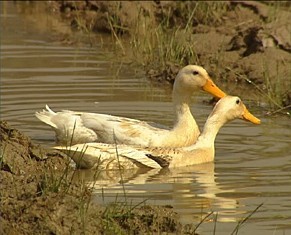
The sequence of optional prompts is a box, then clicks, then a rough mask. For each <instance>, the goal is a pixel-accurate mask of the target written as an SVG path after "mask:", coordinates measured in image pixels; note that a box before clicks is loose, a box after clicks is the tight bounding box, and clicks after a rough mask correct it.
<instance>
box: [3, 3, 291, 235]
mask: <svg viewBox="0 0 291 235" xmlns="http://www.w3.org/2000/svg"><path fill="white" fill-rule="evenodd" d="M1 5H2V6H1V118H2V119H4V120H7V121H9V123H10V124H11V125H12V126H14V127H16V128H18V129H20V130H21V131H23V132H24V133H26V134H27V135H29V136H30V137H31V138H32V139H34V140H36V141H37V142H39V143H42V144H45V145H47V146H51V145H53V144H54V133H53V131H52V130H51V129H50V128H49V127H48V126H46V125H44V124H43V123H41V122H39V121H38V120H37V119H36V118H35V117H34V112H35V111H38V110H41V109H43V108H44V106H45V104H49V105H50V107H51V108H52V109H54V110H56V111H59V110H61V109H71V110H76V111H86V112H100V113H110V114H114V115H121V116H128V117H134V118H138V119H142V120H146V121H154V122H158V123H161V124H163V125H168V126H169V125H171V123H172V120H173V113H172V108H171V98H170V95H169V92H168V91H166V90H164V89H162V88H161V87H160V88H158V87H154V86H152V85H151V84H150V83H149V82H148V81H147V80H146V79H145V76H144V72H143V71H142V70H141V69H140V68H137V67H134V66H133V65H131V64H129V63H127V62H123V60H122V59H121V60H119V59H118V60H117V59H116V56H115V54H114V52H113V51H110V50H109V48H110V47H112V45H110V43H109V44H106V43H104V41H103V43H102V44H96V45H94V46H93V47H88V46H86V45H84V44H81V46H69V45H64V44H61V43H58V42H56V41H54V40H51V38H50V35H52V34H51V33H48V31H50V30H52V31H53V28H54V27H55V26H54V23H53V22H54V21H52V22H51V21H50V20H48V18H46V17H44V15H45V14H39V17H40V18H38V15H34V17H33V18H32V17H31V13H32V11H33V12H34V13H36V12H39V11H38V10H39V9H35V8H31V9H27V8H25V5H23V4H19V5H17V7H16V8H15V7H14V6H13V3H8V2H2V3H1ZM36 19H37V20H36ZM32 20H34V21H36V22H38V24H36V25H33V24H32V23H31V22H32ZM40 25H41V26H40ZM207 98H208V97H207V96H206V95H205V94H200V93H199V94H198V95H197V96H196V97H195V104H194V105H193V107H192V110H193V113H194V114H195V117H196V119H197V121H198V123H199V124H200V126H202V125H203V123H204V120H205V119H206V117H207V115H208V114H209V112H210V110H211V107H210V106H208V105H206V104H204V103H203V102H202V101H203V100H205V99H207ZM95 102H98V103H95ZM254 113H255V112H254ZM290 137H291V132H290V119H288V118H284V117H280V118H276V119H273V118H264V117H263V118H262V125H260V126H253V125H250V124H248V123H244V122H242V121H240V120H238V121H234V122H231V123H230V124H228V125H227V126H225V127H224V128H222V130H221V131H220V133H219V135H218V137H217V140H216V152H217V154H216V159H215V163H211V164H203V165H201V166H193V167H187V168H181V169H174V170H162V171H160V170H149V171H141V170H137V171H129V172H127V171H126V172H124V174H123V182H121V178H120V172H114V171H113V172H100V173H98V174H97V176H98V177H97V178H94V180H93V175H96V172H92V171H81V170H80V171H78V176H77V177H78V178H80V179H82V180H86V181H87V182H88V185H89V186H91V187H93V186H94V192H95V194H96V197H95V198H94V200H95V201H96V202H100V203H109V202H111V201H114V200H116V195H117V194H118V195H119V196H118V199H119V200H124V195H123V194H124V189H125V193H126V198H127V200H131V201H132V202H133V203H135V202H140V201H142V200H144V199H147V201H146V203H150V204H155V205H160V204H163V205H166V204H170V205H173V207H174V209H175V210H176V211H177V212H178V213H179V214H180V215H181V220H182V221H184V222H190V223H194V222H196V221H199V220H200V218H201V216H202V215H203V214H206V213H209V212H211V211H214V212H218V224H217V232H218V234H222V233H220V232H222V231H224V232H225V231H232V229H233V227H234V225H235V224H236V223H237V222H238V221H239V220H240V219H241V218H243V217H245V215H246V214H249V213H250V212H251V211H253V210H254V209H255V208H256V207H257V206H258V205H259V204H260V203H264V205H263V207H262V208H261V209H260V210H259V211H258V212H257V213H256V214H255V215H254V216H253V217H252V218H251V219H250V221H249V222H248V225H247V226H245V227H244V228H243V229H242V230H243V231H247V232H251V231H257V232H256V234H266V233H269V234H273V232H274V231H277V230H280V231H281V230H282V231H283V232H287V231H289V232H290V231H291V227H290V221H291V201H290V192H291V188H290V181H291V174H290V172H291V158H290V157H291V154H290V144H291V138H290ZM123 187H124V189H123ZM208 225H209V224H208V223H205V224H203V225H202V226H201V230H202V231H204V232H210V231H211V232H212V231H213V228H212V227H209V226H208ZM276 234H277V233H276ZM278 234H281V233H278Z"/></svg>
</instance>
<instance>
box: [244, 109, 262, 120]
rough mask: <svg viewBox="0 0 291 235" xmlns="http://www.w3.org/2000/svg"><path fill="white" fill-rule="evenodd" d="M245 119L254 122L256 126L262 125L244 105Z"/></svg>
mask: <svg viewBox="0 0 291 235" xmlns="http://www.w3.org/2000/svg"><path fill="white" fill-rule="evenodd" d="M243 119H244V120H246V121H249V122H252V123H254V124H261V120H260V119H258V118H256V117H255V116H254V115H252V114H251V113H250V112H249V110H248V109H247V107H246V106H245V105H244V114H243Z"/></svg>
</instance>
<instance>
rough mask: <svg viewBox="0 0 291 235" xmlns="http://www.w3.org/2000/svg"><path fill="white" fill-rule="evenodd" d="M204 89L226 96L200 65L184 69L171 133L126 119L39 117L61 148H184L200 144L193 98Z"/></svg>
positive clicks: (63, 114) (92, 115) (56, 114)
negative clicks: (97, 145) (103, 145)
mask: <svg viewBox="0 0 291 235" xmlns="http://www.w3.org/2000/svg"><path fill="white" fill-rule="evenodd" d="M199 89H202V90H204V91H206V92H208V93H210V94H212V95H213V96H216V97H218V98H222V97H224V96H225V95H226V94H225V93H224V92H223V91H221V90H220V89H219V88H218V87H217V86H216V85H215V84H214V83H213V81H212V80H211V79H210V77H209V75H208V73H207V71H206V70H205V69H203V68H202V67H200V66H197V65H188V66H186V67H184V68H182V69H181V70H180V71H179V73H178V75H177V77H176V79H175V82H174V87H173V93H172V98H173V104H174V112H175V117H176V120H175V122H174V125H173V127H172V128H171V129H162V128H157V127H154V126H153V125H151V124H149V123H147V122H144V121H140V120H136V119H131V118H125V117H118V116H113V115H107V114H98V113H85V112H74V111H69V110H63V111H61V112H54V111H52V110H51V109H50V108H49V106H46V110H43V111H40V112H36V114H35V115H36V117H37V118H38V119H40V120H41V121H42V122H44V123H46V124H48V125H50V126H51V127H52V128H53V129H54V130H55V133H56V139H57V143H58V144H60V145H74V144H80V143H90V142H102V143H109V144H112V143H117V144H127V145H138V146H143V147H182V146H189V145H191V144H193V143H195V141H196V140H197V138H198V136H199V134H200V131H199V128H198V125H197V123H196V121H195V119H194V117H193V115H192V113H191V110H190V107H189V105H190V101H191V96H192V94H193V93H194V92H195V91H197V90H199Z"/></svg>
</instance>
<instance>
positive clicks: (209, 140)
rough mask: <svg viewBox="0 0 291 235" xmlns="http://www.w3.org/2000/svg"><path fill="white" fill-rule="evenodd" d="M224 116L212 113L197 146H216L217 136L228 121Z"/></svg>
mask: <svg viewBox="0 0 291 235" xmlns="http://www.w3.org/2000/svg"><path fill="white" fill-rule="evenodd" d="M223 117H224V116H223V115H222V114H219V113H212V114H211V115H210V116H209V117H208V119H207V121H206V123H205V125H204V128H203V131H202V133H201V135H200V136H199V139H198V141H197V144H202V145H203V144H204V143H205V144H206V145H208V146H211V145H212V146H214V141H215V138H216V135H217V133H218V131H219V130H220V128H221V127H222V126H223V124H224V123H225V122H226V120H224V119H223Z"/></svg>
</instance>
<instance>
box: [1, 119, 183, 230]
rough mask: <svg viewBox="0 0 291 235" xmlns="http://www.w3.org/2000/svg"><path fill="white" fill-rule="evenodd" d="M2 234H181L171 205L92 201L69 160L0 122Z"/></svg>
mask: <svg viewBox="0 0 291 235" xmlns="http://www.w3.org/2000/svg"><path fill="white" fill-rule="evenodd" d="M0 140H1V155H0V167H1V170H0V179H1V183H0V203H1V205H0V207H1V213H0V223H1V227H0V234H85V233H86V234H99V233H101V234H104V233H105V234H116V233H117V232H119V233H124V234H126V233H132V234H144V233H148V232H150V233H153V232H167V233H169V232H175V233H177V232H178V233H180V232H181V231H182V230H183V228H182V226H181V224H180V223H179V222H177V214H176V213H174V212H173V210H172V209H171V208H167V207H152V206H142V207H139V208H134V205H131V206H128V205H126V204H124V203H117V204H113V205H109V206H107V207H106V208H104V207H102V206H99V205H96V204H92V203H91V200H90V199H91V196H92V195H91V191H90V190H89V189H88V188H87V187H86V186H85V185H84V184H83V183H80V182H75V181H74V180H72V176H73V173H74V169H73V168H71V165H70V161H69V159H67V158H66V157H65V156H62V155H60V154H59V153H58V152H55V151H51V150H48V149H44V148H43V147H41V146H37V145H35V144H34V143H32V142H31V140H30V139H29V138H28V137H27V136H24V135H23V134H22V133H21V132H19V131H18V130H16V129H14V128H12V127H10V126H9V125H8V124H7V122H4V121H0Z"/></svg>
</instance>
